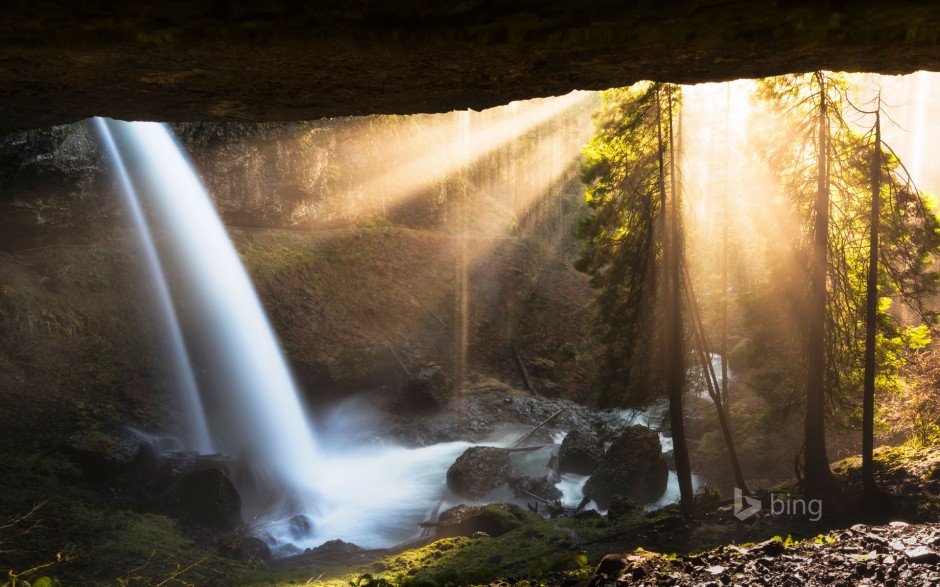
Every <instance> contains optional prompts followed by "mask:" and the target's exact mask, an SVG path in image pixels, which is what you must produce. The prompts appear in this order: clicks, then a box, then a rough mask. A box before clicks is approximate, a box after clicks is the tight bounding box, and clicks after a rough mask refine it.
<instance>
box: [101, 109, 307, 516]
mask: <svg viewBox="0 0 940 587" xmlns="http://www.w3.org/2000/svg"><path fill="white" fill-rule="evenodd" d="M101 125H102V126H103V127H105V128H106V129H107V130H109V131H110V135H111V137H113V139H114V143H115V144H116V148H117V150H118V151H120V153H121V154H122V158H123V160H124V161H125V162H126V167H127V168H130V170H131V174H130V176H131V177H130V180H129V181H128V185H129V184H131V183H133V186H132V187H131V188H130V189H128V185H125V190H126V191H127V192H128V193H131V192H136V193H138V194H141V196H142V197H144V198H145V199H146V201H147V202H148V204H149V207H150V210H151V212H152V214H153V222H155V223H156V225H157V226H159V227H160V230H161V231H163V232H165V233H166V235H167V243H168V245H167V246H168V248H169V249H170V255H169V256H170V257H171V258H172V261H173V263H172V265H173V268H174V269H175V270H177V271H178V272H179V274H180V280H181V282H183V283H184V284H186V286H187V289H188V291H189V293H190V295H189V296H188V297H187V299H186V301H187V305H188V308H187V309H188V311H189V314H190V315H191V316H193V320H194V321H195V322H196V323H197V324H198V334H199V336H200V337H201V338H202V340H203V341H204V344H203V345H202V346H203V347H204V348H203V349H202V352H203V353H205V354H206V364H207V365H208V367H207V368H208V369H209V370H210V372H209V373H207V374H206V377H205V379H206V381H207V382H210V383H211V384H212V385H213V386H215V387H217V388H218V389H220V390H223V391H224V397H221V398H218V397H217V398H214V399H215V401H214V402H213V405H214V406H218V408H216V409H213V422H214V423H215V422H216V420H217V421H218V425H217V426H215V427H214V429H213V430H212V438H213V439H214V440H215V441H216V442H217V446H218V448H220V449H222V450H225V451H227V452H229V453H231V454H243V455H250V461H251V463H252V465H253V468H254V469H255V470H254V475H255V476H259V475H260V477H261V479H260V480H259V481H258V482H260V483H261V484H262V485H265V484H268V483H276V485H277V489H279V490H282V491H284V492H287V493H288V494H291V495H290V496H289V497H287V498H285V496H284V495H280V496H277V499H276V500H275V499H274V498H272V497H271V496H268V498H267V503H263V504H262V503H258V504H255V506H256V507H255V508H254V509H258V508H261V507H264V508H266V509H268V510H269V512H268V514H269V515H275V516H276V515H278V514H279V513H287V512H281V511H279V510H282V509H284V508H285V507H290V508H296V507H297V505H296V502H298V501H299V502H303V501H305V500H309V499H312V497H311V496H312V495H313V494H314V493H315V491H314V488H313V483H312V482H311V479H313V478H314V477H315V475H316V473H315V472H316V470H317V469H318V462H319V460H320V457H319V454H318V451H317V446H316V441H315V437H314V433H313V427H312V426H311V424H310V422H309V421H308V419H307V416H306V412H305V410H304V407H303V406H302V405H301V402H300V399H299V397H298V394H297V391H296V389H295V387H294V383H293V381H292V379H291V375H290V372H289V370H288V367H287V365H286V363H285V360H284V358H283V356H282V355H281V351H280V347H279V345H278V343H277V340H276V339H275V336H274V332H273V330H272V329H271V326H270V325H269V324H268V320H267V318H266V316H265V314H264V311H263V309H262V307H261V303H260V301H259V300H258V297H257V295H256V293H255V291H254V288H253V286H252V284H251V281H250V280H249V278H248V275H247V273H246V272H245V269H244V267H243V266H242V263H241V259H240V258H239V256H238V253H237V252H236V251H235V248H234V246H233V245H232V243H231V241H230V240H229V238H228V234H227V233H226V230H225V227H224V226H223V225H222V222H221V220H220V219H219V217H218V214H217V213H216V211H215V209H214V208H213V206H212V202H211V199H210V198H209V195H208V194H207V193H206V190H205V188H204V187H203V186H202V184H201V182H200V180H199V178H198V177H197V176H196V174H195V172H194V171H193V169H192V167H191V166H190V165H189V162H188V161H187V160H186V158H185V157H184V156H183V154H182V152H181V151H180V149H179V147H178V146H177V144H176V142H175V141H174V139H173V138H172V137H171V136H170V134H169V132H168V131H167V129H166V127H165V126H164V125H162V124H157V123H146V122H133V123H127V122H118V121H113V120H108V121H105V122H102V123H101ZM135 187H136V189H134V188H135ZM129 199H133V198H131V197H130V196H129ZM168 264H169V263H166V262H165V263H164V265H163V268H164V270H166V267H167V265H168ZM161 280H162V281H164V282H165V278H164V277H163V276H160V277H159V278H158V279H157V281H161ZM180 342H181V341H180ZM180 347H182V345H180ZM203 387H204V386H203ZM204 393H205V391H204ZM266 477H270V481H268V480H267V479H265V478H266ZM240 489H241V488H240ZM264 489H265V488H262V489H261V490H260V492H261V494H266V493H269V492H268V491H265V490H264ZM292 503H293V505H288V504H292ZM249 509H252V508H249ZM256 513H257V512H256V511H255V512H252V511H248V512H246V514H249V515H253V514H256Z"/></svg>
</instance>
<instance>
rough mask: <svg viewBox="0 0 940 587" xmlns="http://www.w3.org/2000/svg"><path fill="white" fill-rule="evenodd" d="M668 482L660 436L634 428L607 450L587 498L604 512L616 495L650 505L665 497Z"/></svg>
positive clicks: (587, 487)
mask: <svg viewBox="0 0 940 587" xmlns="http://www.w3.org/2000/svg"><path fill="white" fill-rule="evenodd" d="M668 479H669V471H668V469H667V467H666V461H665V459H664V458H663V455H662V446H661V445H660V442H659V435H658V434H656V433H655V432H653V431H652V430H650V429H649V428H647V427H645V426H630V427H628V428H625V429H624V430H623V431H622V432H621V433H620V436H618V437H617V439H616V440H615V441H614V443H613V444H612V445H611V447H610V448H609V449H608V450H607V453H606V454H605V455H604V459H603V461H602V462H601V464H600V466H599V467H598V468H597V470H596V471H595V472H594V474H593V475H591V478H590V479H588V480H587V483H585V485H584V495H585V496H586V497H589V498H590V499H593V500H594V502H595V503H597V505H598V506H600V507H601V508H604V509H606V508H608V507H609V506H610V503H611V500H612V499H613V497H614V495H622V496H623V497H626V498H627V499H631V500H633V501H636V502H638V503H649V502H652V501H655V500H657V499H659V497H660V496H662V494H663V491H665V489H666V483H667V481H668Z"/></svg>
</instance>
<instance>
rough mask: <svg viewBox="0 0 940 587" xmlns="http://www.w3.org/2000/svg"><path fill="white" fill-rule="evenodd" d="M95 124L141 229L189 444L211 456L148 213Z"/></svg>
mask: <svg viewBox="0 0 940 587" xmlns="http://www.w3.org/2000/svg"><path fill="white" fill-rule="evenodd" d="M95 125H96V126H97V127H98V131H99V132H100V133H101V138H102V140H103V141H104V144H105V147H106V148H107V150H108V153H109V154H110V155H111V158H112V160H113V162H114V167H115V169H116V170H117V173H118V177H119V179H120V182H121V188H122V189H123V191H124V196H125V199H126V200H127V206H128V208H129V209H130V212H131V217H132V218H133V220H134V227H135V228H136V229H137V236H138V237H139V238H140V246H141V248H142V249H143V253H144V257H145V259H146V262H147V268H148V270H149V272H150V279H151V281H152V283H153V285H154V288H155V289H156V294H157V304H158V306H159V311H160V314H161V317H162V319H163V326H164V328H165V329H166V332H167V335H168V336H169V339H170V340H169V343H170V347H171V348H170V353H171V357H172V361H173V366H174V368H175V370H176V375H177V377H178V378H179V385H180V398H181V399H182V402H183V414H184V418H185V420H186V434H187V437H188V440H189V444H190V446H191V448H192V449H194V450H197V451H199V452H201V453H210V452H212V440H211V438H210V437H209V426H208V425H207V424H206V414H205V410H204V409H203V406H202V400H201V399H200V397H199V388H198V386H197V385H196V378H195V376H194V375H193V367H192V363H191V362H190V360H189V354H188V353H187V352H186V345H185V343H184V341H183V333H182V332H181V331H180V325H179V319H178V318H177V315H176V308H175V307H174V305H173V298H172V297H171V296H170V289H169V287H168V285H167V282H166V277H165V276H164V273H163V268H162V265H161V263H160V256H159V254H158V253H157V248H156V246H155V245H154V242H153V235H152V234H151V232H150V227H149V226H147V220H146V218H144V212H143V210H142V209H141V207H140V199H139V198H138V196H137V191H136V190H135V189H134V185H133V184H132V183H131V178H130V176H129V175H128V173H127V167H126V166H125V165H124V160H123V158H122V157H121V154H120V153H119V152H118V150H117V147H116V145H115V144H114V138H113V137H112V136H111V131H110V130H109V129H108V125H107V124H106V123H105V121H104V119H102V118H96V119H95Z"/></svg>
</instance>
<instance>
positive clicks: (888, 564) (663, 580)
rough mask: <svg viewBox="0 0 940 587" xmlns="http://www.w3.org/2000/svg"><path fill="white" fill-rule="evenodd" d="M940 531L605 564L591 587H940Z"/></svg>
mask: <svg viewBox="0 0 940 587" xmlns="http://www.w3.org/2000/svg"><path fill="white" fill-rule="evenodd" d="M938 548H940V524H907V523H904V522H892V523H890V524H888V525H883V526H868V525H863V524H858V525H855V526H852V527H851V528H848V529H845V530H841V531H835V532H832V533H829V534H824V535H820V536H818V537H817V538H815V539H810V540H805V541H802V542H791V541H788V540H787V541H784V540H780V539H771V540H767V541H765V542H761V543H759V544H756V545H752V546H735V545H731V546H723V547H719V548H715V549H713V550H708V551H706V552H703V553H700V554H692V555H685V556H679V557H674V556H662V555H659V554H656V553H652V552H648V551H642V550H640V551H635V552H633V553H630V554H622V555H621V554H610V555H607V556H606V557H604V559H603V560H602V561H601V562H600V564H599V565H598V567H597V570H596V571H595V573H594V575H593V576H592V577H591V578H590V580H589V581H587V582H586V584H587V585H589V586H590V587H601V586H613V585H618V586H619V585H637V586H644V585H670V586H693V585H695V586H703V587H705V586H708V587H711V586H714V587H718V586H720V585H741V586H749V585H754V586H768V587H769V586H774V587H784V586H794V587H796V586H802V585H836V586H849V585H885V586H886V587H901V586H908V585H924V586H926V585H937V584H940V551H938Z"/></svg>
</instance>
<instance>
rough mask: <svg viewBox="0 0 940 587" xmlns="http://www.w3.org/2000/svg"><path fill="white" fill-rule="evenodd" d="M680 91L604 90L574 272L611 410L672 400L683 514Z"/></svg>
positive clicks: (688, 487) (686, 502) (687, 500)
mask: <svg viewBox="0 0 940 587" xmlns="http://www.w3.org/2000/svg"><path fill="white" fill-rule="evenodd" d="M678 94H679V89H678V88H677V87H676V86H672V85H668V84H650V85H644V86H634V87H633V88H626V89H615V90H609V91H607V92H605V93H604V95H603V105H602V109H601V111H600V113H599V114H598V116H597V119H596V121H595V125H596V133H595V136H594V138H593V139H592V140H591V142H590V143H589V144H588V146H587V147H586V148H585V150H584V155H585V162H584V165H583V167H582V181H583V182H584V184H585V185H586V187H587V189H586V194H587V204H588V207H589V209H590V214H589V215H588V217H587V218H586V219H585V221H584V222H583V223H582V224H581V226H580V228H579V236H580V237H581V238H582V239H583V240H584V249H583V252H582V255H581V257H580V258H579V259H578V261H577V263H576V266H577V267H578V268H579V269H580V270H582V271H585V272H586V273H588V274H589V275H590V276H591V284H592V285H593V286H594V287H595V288H597V290H598V300H597V301H598V316H597V322H596V324H597V329H598V333H599V335H600V338H601V340H602V342H603V343H604V347H605V353H606V357H605V363H604V365H605V371H604V373H603V384H604V395H603V398H602V400H603V401H605V402H606V403H608V404H620V405H631V406H646V405H649V404H650V403H652V402H653V401H655V400H656V399H658V398H661V397H664V396H665V397H667V398H668V401H669V414H670V426H671V431H672V436H673V444H674V447H675V461H676V472H677V475H678V477H679V487H680V494H681V507H682V508H683V510H686V511H687V510H689V509H691V507H692V482H691V468H690V465H689V454H688V446H687V444H686V440H685V433H684V419H683V411H682V388H683V384H684V382H685V357H686V355H687V351H686V348H685V341H684V337H683V322H682V318H681V301H680V300H681V297H680V296H681V286H680V283H681V277H680V276H681V267H682V244H681V243H682V239H681V232H682V231H681V218H680V216H681V214H680V206H679V202H678V195H679V190H678V188H677V183H676V155H675V138H674V125H673V119H674V118H675V116H676V115H677V113H678V108H679V96H678Z"/></svg>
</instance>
